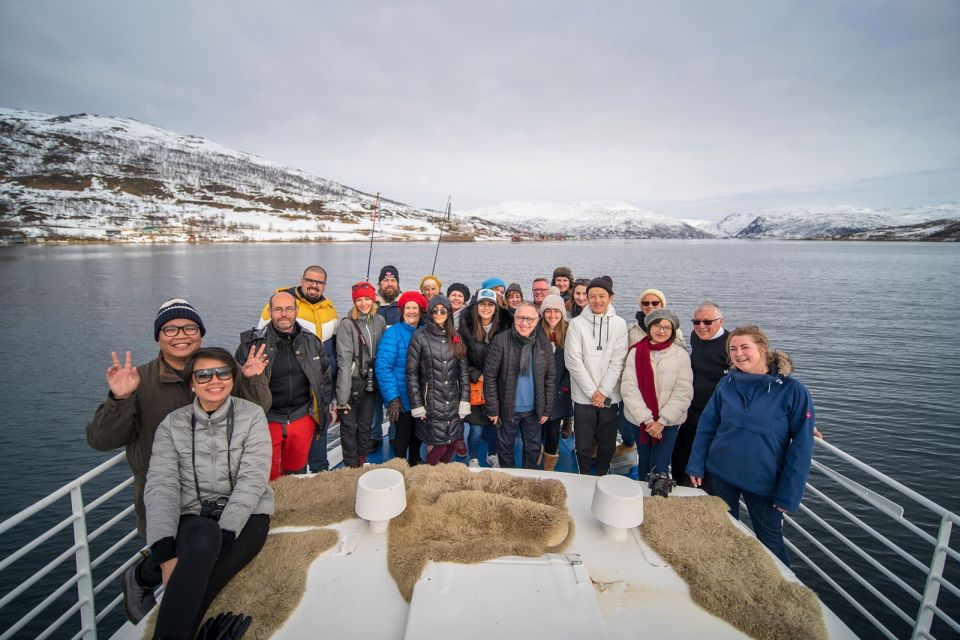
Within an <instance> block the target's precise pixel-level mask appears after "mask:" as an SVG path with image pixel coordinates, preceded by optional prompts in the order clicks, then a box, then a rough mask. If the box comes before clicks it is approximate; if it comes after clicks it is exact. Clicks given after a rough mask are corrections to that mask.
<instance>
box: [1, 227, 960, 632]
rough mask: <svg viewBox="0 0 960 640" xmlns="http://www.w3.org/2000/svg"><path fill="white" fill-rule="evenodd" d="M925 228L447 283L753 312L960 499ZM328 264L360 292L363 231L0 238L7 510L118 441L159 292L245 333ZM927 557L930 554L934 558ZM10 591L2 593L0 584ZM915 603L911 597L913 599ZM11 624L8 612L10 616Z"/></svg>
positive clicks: (807, 377)
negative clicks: (539, 283) (579, 286)
mask: <svg viewBox="0 0 960 640" xmlns="http://www.w3.org/2000/svg"><path fill="white" fill-rule="evenodd" d="M958 249H960V248H958V247H957V246H956V245H949V244H923V243H890V244H884V243H840V242H833V243H822V242H750V241H662V240H659V241H624V242H609V241H608V242H577V243H539V244H522V245H517V244H502V245H500V244H476V245H475V244H457V245H444V246H443V247H442V248H441V251H440V260H439V263H438V268H437V275H438V276H439V277H440V278H441V279H442V280H443V282H444V285H445V286H446V285H447V284H449V283H451V282H453V281H462V282H465V283H467V284H468V286H470V288H471V290H472V289H474V288H475V287H476V286H477V285H478V284H479V282H480V281H481V280H482V279H484V278H486V277H489V276H492V275H496V276H500V277H502V278H503V279H504V280H506V281H507V282H511V281H517V282H520V283H521V285H522V286H523V287H524V289H525V290H527V291H529V288H530V283H531V281H532V279H533V278H534V277H535V276H539V275H544V276H548V277H549V275H550V273H551V272H552V269H553V267H554V266H556V265H560V264H564V265H567V266H569V267H571V268H572V269H573V272H574V274H575V275H576V276H577V277H581V276H583V277H589V276H593V275H599V274H609V275H611V276H613V279H614V283H615V286H614V288H615V290H616V291H617V296H616V298H615V301H614V304H615V306H616V308H617V310H618V312H619V313H620V315H622V316H624V317H627V318H628V319H630V318H631V317H632V316H633V313H634V312H635V310H636V298H637V295H638V294H639V292H640V291H642V290H643V289H644V288H647V287H656V288H658V289H661V290H663V291H664V292H665V293H666V296H667V300H668V303H669V306H670V307H671V308H673V309H674V310H676V311H677V312H678V314H679V315H680V318H681V319H682V320H683V322H684V324H683V330H684V332H685V333H689V332H690V330H691V326H690V324H689V321H688V319H689V318H690V317H691V315H692V312H693V308H694V307H695V306H696V304H697V303H699V302H700V301H702V300H705V299H711V300H713V301H715V302H717V303H718V304H720V305H721V306H722V307H723V309H724V315H725V317H726V319H727V320H726V322H727V325H728V326H733V325H736V324H746V323H758V324H760V326H761V327H763V328H764V329H765V330H766V331H767V333H768V335H769V336H770V337H771V340H772V341H773V343H774V344H775V346H776V347H777V348H781V349H783V350H785V351H787V352H789V353H790V354H791V356H792V357H793V359H794V362H795V366H796V376H797V377H798V378H799V379H800V380H802V381H803V382H804V383H806V384H807V385H808V386H809V388H810V390H811V392H812V394H813V398H814V402H815V405H816V409H817V422H818V424H819V426H820V429H821V430H822V431H823V432H824V433H825V434H826V436H827V438H828V439H829V440H830V441H831V442H833V443H834V444H836V445H838V446H839V447H841V448H842V449H844V450H845V451H847V452H848V453H851V454H853V455H855V456H857V457H858V458H860V459H861V460H864V461H865V462H868V463H869V464H871V465H873V466H874V467H876V468H877V469H879V470H881V471H883V472H884V473H887V474H889V475H891V476H893V477H894V478H897V479H899V480H900V481H901V482H903V483H904V484H906V485H907V486H909V487H912V488H914V489H916V490H918V491H920V492H921V493H923V494H924V495H926V496H928V497H930V498H931V499H933V500H934V501H936V502H939V503H940V504H941V505H943V506H944V507H947V508H948V509H950V510H952V511H955V512H956V511H960V496H958V492H957V491H956V488H955V485H956V476H957V473H956V466H957V461H958V460H960V456H958V453H960V409H958V400H960V397H958V396H960V394H958V392H957V383H958V382H960V341H958V340H957V339H956V337H955V336H954V335H953V333H952V330H953V329H954V327H956V322H955V320H956V319H957V318H958V317H960V295H958V293H960V287H958V284H957V274H958V273H960V250H958ZM433 251H434V246H433V245H426V244H381V245H377V246H376V247H375V251H374V258H373V274H372V277H373V278H374V279H375V278H376V274H377V272H378V270H379V266H380V265H381V264H387V263H390V264H394V265H396V266H397V267H398V269H399V271H400V283H401V286H403V287H404V288H415V287H416V286H417V284H418V283H419V281H420V277H422V276H423V275H425V274H426V273H427V270H428V269H429V267H430V264H431V263H432V260H433ZM314 263H316V264H321V265H323V266H325V267H326V268H327V270H328V272H329V277H328V282H329V284H328V289H327V294H328V296H329V297H330V298H331V299H332V300H333V301H334V303H335V304H336V306H337V308H338V310H340V311H341V313H342V312H343V311H345V310H346V309H347V308H348V307H349V287H350V284H352V283H353V282H355V281H357V280H359V279H363V277H364V275H365V272H366V264H367V247H366V246H365V245H336V246H330V245H222V246H215V245H204V246H159V247H139V246H134V247H125V246H117V247H111V246H97V247H66V246H63V247H46V248H44V247H11V248H5V249H2V250H0V292H2V300H3V301H4V304H3V305H0V335H3V336H5V339H4V346H3V357H2V363H3V369H4V370H5V371H6V372H7V375H6V376H5V377H4V378H5V379H4V383H3V387H4V388H3V393H2V394H0V421H2V429H0V469H2V470H3V473H2V477H0V490H2V495H3V496H4V500H3V501H2V504H0V519H3V518H5V517H7V516H9V515H11V514H13V513H15V512H17V511H19V510H20V509H22V508H24V507H26V506H28V505H30V504H31V503H32V502H34V501H35V500H36V499H37V498H39V497H41V496H44V495H46V494H48V493H49V492H51V491H52V490H54V489H55V488H57V487H59V486H60V485H62V484H64V483H65V482H67V481H69V480H71V479H72V478H74V477H76V476H78V475H80V474H81V473H82V472H83V471H85V470H87V469H89V468H91V467H92V466H94V465H95V464H97V463H98V462H101V461H103V460H105V459H107V458H108V457H109V456H110V455H111V454H105V453H100V452H96V451H91V450H90V449H89V448H88V447H87V445H86V442H85V440H84V436H83V432H84V427H85V426H86V424H87V422H88V421H89V419H90V417H91V416H92V415H93V412H94V410H95V409H96V407H97V405H98V404H99V403H100V402H101V401H102V399H103V396H104V395H105V393H106V390H107V387H106V382H105V380H104V374H105V371H106V368H107V366H108V365H109V359H110V351H111V350H116V351H123V350H127V349H129V350H131V351H132V352H133V354H134V360H135V362H136V363H141V362H144V361H146V360H148V359H150V358H153V357H154V356H155V355H156V351H157V346H156V343H155V342H154V341H153V338H152V323H153V317H154V315H155V312H156V308H157V306H158V305H159V303H160V302H162V301H163V300H165V299H167V298H170V297H173V296H181V297H186V298H188V299H189V300H190V301H191V302H192V303H193V304H194V305H195V306H196V307H197V308H198V309H199V311H200V313H201V315H202V316H203V318H204V322H205V324H206V326H207V329H208V333H207V336H206V338H205V340H204V344H206V345H210V346H213V345H219V346H224V347H227V348H228V349H230V350H231V351H232V350H233V349H234V348H235V347H236V345H237V342H238V336H239V334H240V332H241V331H243V330H245V329H247V328H249V327H250V326H252V324H253V323H254V322H255V321H256V319H257V316H258V314H259V311H260V309H261V308H262V307H263V305H264V303H265V302H266V300H267V298H268V296H269V295H270V293H271V292H272V291H273V289H274V288H276V287H278V286H281V285H292V284H295V283H296V282H297V281H298V278H299V275H300V273H301V272H302V270H303V268H304V267H305V266H306V265H309V264H314ZM925 562H926V561H925ZM0 591H2V590H0ZM905 608H906V610H907V611H912V610H913V609H915V607H913V606H912V605H905ZM0 626H4V625H0Z"/></svg>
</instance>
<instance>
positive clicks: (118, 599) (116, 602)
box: [97, 593, 123, 622]
mask: <svg viewBox="0 0 960 640" xmlns="http://www.w3.org/2000/svg"><path fill="white" fill-rule="evenodd" d="M121 602H123V594H122V593H119V594H117V597H116V598H114V599H113V600H111V601H110V602H108V603H107V604H106V606H104V607H103V609H101V610H100V611H98V612H97V622H100V621H101V620H103V619H104V618H106V617H107V615H108V614H109V613H110V612H111V611H113V610H114V609H115V608H116V606H117V605H119V604H120V603H121Z"/></svg>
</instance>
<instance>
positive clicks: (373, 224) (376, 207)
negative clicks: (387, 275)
mask: <svg viewBox="0 0 960 640" xmlns="http://www.w3.org/2000/svg"><path fill="white" fill-rule="evenodd" d="M379 210H380V192H379V191H377V201H376V202H375V203H374V205H373V222H371V223H370V253H368V254H367V280H366V281H367V282H370V263H371V261H373V233H374V231H376V229H377V211H379Z"/></svg>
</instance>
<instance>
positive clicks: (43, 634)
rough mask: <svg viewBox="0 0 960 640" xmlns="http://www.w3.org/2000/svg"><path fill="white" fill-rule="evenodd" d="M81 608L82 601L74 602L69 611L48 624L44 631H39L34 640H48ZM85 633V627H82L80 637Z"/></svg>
mask: <svg viewBox="0 0 960 640" xmlns="http://www.w3.org/2000/svg"><path fill="white" fill-rule="evenodd" d="M82 606H83V601H82V600H77V601H76V602H74V603H73V606H71V607H70V608H69V609H67V610H66V611H64V612H63V614H62V615H61V616H60V617H59V618H57V619H56V620H54V621H53V622H52V623H50V626H48V627H47V628H46V629H44V630H43V631H41V632H40V635H38V636H37V637H36V639H35V640H45V638H49V637H50V635H51V634H52V633H53V632H54V631H56V630H57V629H59V628H60V627H61V626H63V623H64V622H66V621H67V620H68V619H69V618H70V616H72V615H73V614H75V613H76V612H77V611H79V610H80V607H82ZM87 631H88V629H87V628H86V627H84V628H83V629H81V630H80V633H81V635H82V634H84V633H86V632H87Z"/></svg>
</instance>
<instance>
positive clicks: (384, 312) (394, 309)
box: [377, 291, 403, 329]
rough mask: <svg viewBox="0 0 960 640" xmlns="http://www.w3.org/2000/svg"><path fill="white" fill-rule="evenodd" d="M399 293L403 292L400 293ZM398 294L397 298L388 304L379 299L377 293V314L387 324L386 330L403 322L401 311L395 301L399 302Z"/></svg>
mask: <svg viewBox="0 0 960 640" xmlns="http://www.w3.org/2000/svg"><path fill="white" fill-rule="evenodd" d="M400 293H403V292H402V291H401V292H400ZM400 293H398V294H397V297H396V298H394V299H393V302H390V303H388V302H387V301H386V300H384V299H383V298H382V297H380V293H379V292H378V293H377V314H378V315H380V316H381V317H382V318H383V319H384V321H385V322H386V323H387V329H389V328H390V327H392V326H393V325H395V324H400V323H401V322H403V309H401V308H400V305H399V304H397V301H398V300H400Z"/></svg>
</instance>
